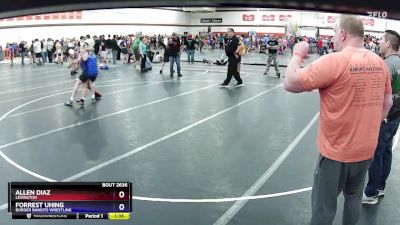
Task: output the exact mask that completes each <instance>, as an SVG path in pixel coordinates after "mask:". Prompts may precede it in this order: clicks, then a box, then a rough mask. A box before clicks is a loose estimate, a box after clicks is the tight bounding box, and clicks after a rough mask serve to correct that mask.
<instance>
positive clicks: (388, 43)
mask: <svg viewBox="0 0 400 225" xmlns="http://www.w3.org/2000/svg"><path fill="white" fill-rule="evenodd" d="M399 46H400V36H399V34H398V33H397V32H396V31H393V30H387V31H385V34H384V35H383V37H382V39H381V41H380V43H379V49H380V50H379V53H380V54H381V55H382V56H383V57H384V60H385V63H386V64H387V66H388V69H389V73H390V75H391V79H392V93H393V106H392V108H391V109H390V111H389V114H388V116H387V118H386V119H385V121H384V122H382V124H381V127H380V131H379V139H378V145H377V147H376V151H375V155H374V159H373V160H372V162H371V164H370V165H369V168H368V183H367V187H366V188H365V190H364V196H363V200H362V203H363V204H372V205H373V204H376V203H378V201H379V197H381V196H383V195H384V194H385V193H384V190H385V186H386V179H387V178H388V176H389V173H390V169H391V165H392V143H393V137H394V135H396V132H397V129H398V128H399V123H400V96H399V95H400V55H399V53H398V51H399Z"/></svg>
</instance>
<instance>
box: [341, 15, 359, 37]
mask: <svg viewBox="0 0 400 225" xmlns="http://www.w3.org/2000/svg"><path fill="white" fill-rule="evenodd" d="M337 26H338V27H339V28H340V29H343V30H345V31H346V33H347V34H349V35H351V36H353V37H361V38H364V24H363V22H362V20H361V19H360V17H358V16H351V15H341V16H340V17H339V18H338V22H337Z"/></svg>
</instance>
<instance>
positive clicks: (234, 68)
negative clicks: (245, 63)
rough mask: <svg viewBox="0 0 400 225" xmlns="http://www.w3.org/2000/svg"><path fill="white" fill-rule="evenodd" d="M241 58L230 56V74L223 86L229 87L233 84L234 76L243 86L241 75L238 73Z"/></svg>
mask: <svg viewBox="0 0 400 225" xmlns="http://www.w3.org/2000/svg"><path fill="white" fill-rule="evenodd" d="M240 60H241V56H239V57H238V58H236V57H235V56H229V58H228V73H227V76H226V79H225V81H224V83H223V84H226V85H228V84H229V82H231V79H232V76H233V77H235V79H236V81H237V82H238V84H242V83H243V81H242V79H241V78H240V74H239V71H238V64H239V63H240Z"/></svg>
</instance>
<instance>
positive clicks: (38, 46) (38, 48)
mask: <svg viewBox="0 0 400 225" xmlns="http://www.w3.org/2000/svg"><path fill="white" fill-rule="evenodd" d="M33 51H34V52H35V62H36V64H37V65H41V64H42V60H41V58H42V43H41V42H40V41H39V40H38V39H35V43H33Z"/></svg>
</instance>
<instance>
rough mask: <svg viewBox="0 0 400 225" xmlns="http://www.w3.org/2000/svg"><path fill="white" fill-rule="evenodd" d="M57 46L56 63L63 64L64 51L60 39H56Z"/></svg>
mask: <svg viewBox="0 0 400 225" xmlns="http://www.w3.org/2000/svg"><path fill="white" fill-rule="evenodd" d="M55 47H56V63H57V64H59V63H61V65H62V64H63V61H64V60H63V53H62V48H63V46H62V45H61V43H60V42H59V41H58V40H56V44H55Z"/></svg>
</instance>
